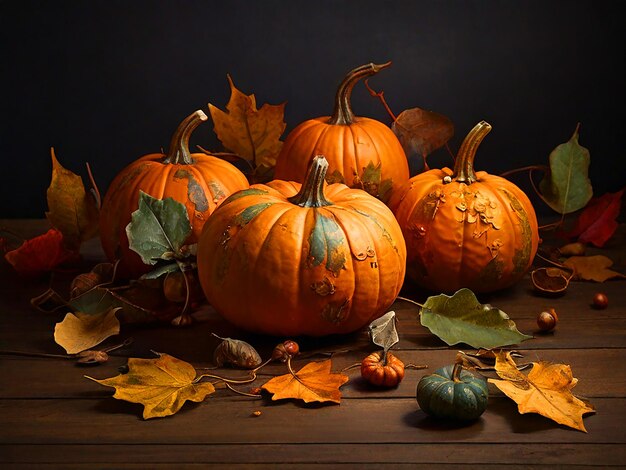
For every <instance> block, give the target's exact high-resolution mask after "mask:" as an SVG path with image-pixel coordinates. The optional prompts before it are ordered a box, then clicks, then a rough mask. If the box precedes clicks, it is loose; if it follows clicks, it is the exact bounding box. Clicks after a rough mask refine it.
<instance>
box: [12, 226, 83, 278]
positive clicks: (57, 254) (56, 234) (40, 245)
mask: <svg viewBox="0 0 626 470" xmlns="http://www.w3.org/2000/svg"><path fill="white" fill-rule="evenodd" d="M78 256H79V255H78V253H77V252H76V251H74V250H69V249H67V248H66V247H65V245H64V243H63V234H62V233H61V232H60V231H58V230H57V229H54V228H52V229H50V230H48V231H47V232H46V233H44V234H42V235H39V236H37V237H35V238H31V239H30V240H26V241H25V242H24V243H22V245H21V246H20V247H19V248H16V249H15V250H11V251H9V252H7V253H6V254H5V258H6V260H7V261H8V262H9V263H10V264H11V266H13V268H15V270H16V271H17V272H18V273H19V274H20V275H22V276H24V277H28V278H35V277H38V276H41V275H42V274H45V273H47V272H49V271H52V270H53V269H54V268H56V267H57V266H60V265H62V264H64V263H67V262H69V261H76V260H77V258H78Z"/></svg>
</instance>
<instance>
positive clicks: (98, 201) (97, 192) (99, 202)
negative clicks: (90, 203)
mask: <svg viewBox="0 0 626 470" xmlns="http://www.w3.org/2000/svg"><path fill="white" fill-rule="evenodd" d="M85 164H86V165H87V174H88V175H89V182H90V183H91V190H92V194H93V197H94V199H95V200H96V207H97V208H98V209H100V207H101V206H102V197H101V196H100V190H99V189H98V185H97V184H96V180H95V178H94V177H93V173H91V167H90V166H89V163H88V162H87V163H85Z"/></svg>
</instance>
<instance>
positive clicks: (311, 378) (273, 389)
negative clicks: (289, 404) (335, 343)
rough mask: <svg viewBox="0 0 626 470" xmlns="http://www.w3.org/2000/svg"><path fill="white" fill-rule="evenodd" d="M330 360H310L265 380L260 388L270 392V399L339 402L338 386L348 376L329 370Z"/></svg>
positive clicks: (343, 382)
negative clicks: (296, 370)
mask: <svg viewBox="0 0 626 470" xmlns="http://www.w3.org/2000/svg"><path fill="white" fill-rule="evenodd" d="M331 365H332V364H331V360H330V359H327V360H326V361H322V362H310V363H308V364H307V365H305V366H304V367H303V368H302V369H300V370H299V371H298V372H293V371H290V373H289V374H285V375H280V376H278V377H274V378H273V379H271V380H269V381H268V382H266V383H265V384H264V385H263V386H262V387H261V388H262V389H264V390H267V391H268V392H270V393H272V394H273V395H272V400H281V399H284V398H297V399H300V400H304V402H305V403H311V402H327V401H330V402H333V403H339V402H340V399H341V392H340V391H339V387H341V386H342V385H343V384H345V383H346V382H347V381H348V380H349V378H348V376H346V375H344V374H333V373H332V372H331Z"/></svg>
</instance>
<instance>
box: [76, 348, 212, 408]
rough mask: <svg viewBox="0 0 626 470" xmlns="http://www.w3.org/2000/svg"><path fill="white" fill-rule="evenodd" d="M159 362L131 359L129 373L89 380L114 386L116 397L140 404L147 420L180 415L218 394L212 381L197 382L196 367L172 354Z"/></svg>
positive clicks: (166, 355)
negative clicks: (186, 407)
mask: <svg viewBox="0 0 626 470" xmlns="http://www.w3.org/2000/svg"><path fill="white" fill-rule="evenodd" d="M157 354H159V357H158V358H156V359H138V358H130V359H129V360H128V373H126V374H120V375H117V376H115V377H111V378H108V379H102V380H98V379H94V378H93V377H89V376H87V375H86V376H85V377H86V378H88V379H90V380H93V381H94V382H98V383H99V384H101V385H104V386H106V387H114V388H115V393H114V394H113V398H116V399H118V400H124V401H129V402H131V403H140V404H142V405H143V406H144V409H143V418H144V419H150V418H163V417H165V416H170V415H173V414H174V413H176V412H177V411H178V410H180V409H181V407H182V406H183V405H184V404H185V402H186V401H193V402H201V401H203V400H204V399H205V398H206V396H207V395H210V394H211V393H213V392H214V391H215V387H214V386H213V384H211V383H210V382H201V383H195V382H194V380H195V379H196V370H195V369H194V367H193V366H192V365H191V364H189V363H187V362H185V361H182V360H180V359H177V358H175V357H173V356H170V355H169V354H163V353H157Z"/></svg>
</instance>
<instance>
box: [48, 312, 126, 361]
mask: <svg viewBox="0 0 626 470" xmlns="http://www.w3.org/2000/svg"><path fill="white" fill-rule="evenodd" d="M119 309H120V308H119V307H116V308H111V309H109V310H106V311H104V312H102V313H101V314H97V315H89V314H86V313H82V312H77V313H76V314H74V313H68V314H67V315H65V318H64V319H63V321H62V322H60V323H57V324H56V326H55V327H54V341H56V343H57V344H58V345H59V346H62V347H63V349H65V351H67V353H68V354H77V353H79V352H81V351H85V350H87V349H90V348H92V347H94V346H96V345H98V344H100V343H101V342H102V341H104V340H105V339H107V338H108V337H110V336H113V335H116V334H118V333H119V332H120V322H119V320H118V319H117V317H116V315H115V314H116V312H117V311H118V310H119Z"/></svg>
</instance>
